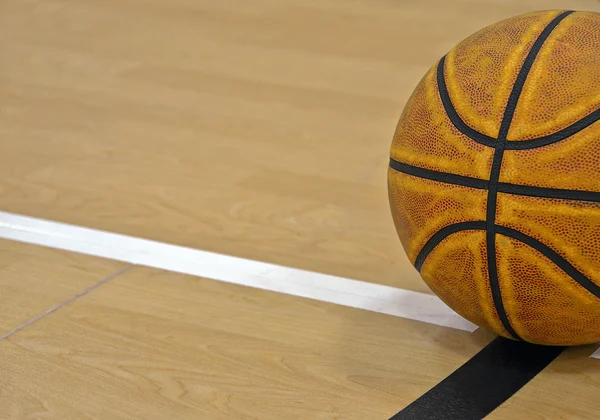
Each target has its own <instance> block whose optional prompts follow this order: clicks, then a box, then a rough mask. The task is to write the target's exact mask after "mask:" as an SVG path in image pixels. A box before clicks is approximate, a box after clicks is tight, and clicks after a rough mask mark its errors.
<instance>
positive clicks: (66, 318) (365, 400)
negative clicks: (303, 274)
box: [0, 0, 600, 420]
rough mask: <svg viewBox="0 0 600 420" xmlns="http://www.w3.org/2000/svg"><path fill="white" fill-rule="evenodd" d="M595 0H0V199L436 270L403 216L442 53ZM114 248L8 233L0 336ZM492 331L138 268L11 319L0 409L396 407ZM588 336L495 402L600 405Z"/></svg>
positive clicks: (542, 414) (199, 240) (240, 244)
mask: <svg viewBox="0 0 600 420" xmlns="http://www.w3.org/2000/svg"><path fill="white" fill-rule="evenodd" d="M567 7H568V8H574V9H587V10H596V11H600V3H598V2H597V1H593V0H569V1H558V0H549V1H541V0H531V1H527V2H523V1H518V0H506V1H495V0H486V1H480V0H453V1H443V0H425V1H417V0H403V1H392V0H320V1H317V0H307V1H302V2H299V1H293V0H227V1H209V0H170V1H167V0H103V1H95V2H93V1H76V0H46V1H37V0H4V1H1V2H0V62H1V64H0V210H1V211H8V212H13V213H19V214H24V215H29V216H34V217H39V218H44V219H50V220H56V221H60V222H66V223H72V224H77V225H81V226H87V227H93V228H98V229H103V230H108V231H112V232H117V233H123V234H127V235H132V236H138V237H143V238H149V239H154V240H159V241H163V242H168V243H174V244H177V245H184V246H190V247H194V248H198V249H203V250H207V251H216V252H220V253H225V254H230V255H235V256H240V257H245V258H250V259H255V260H260V261H266V262H271V263H277V264H283V265H288V266H292V267H298V268H302V269H307V270H311V271H318V272H323V273H329V274H334V275H338V276H343V277H349V278H355V279H359V280H364V281H369V282H375V283H381V284H386V285H391V286H395V287H401V288H407V289H411V290H417V291H424V292H428V290H427V288H426V287H425V285H424V283H423V282H422V281H421V280H420V278H419V276H418V274H417V273H416V271H415V270H414V269H413V268H412V267H411V266H410V264H409V263H408V261H407V259H406V258H405V256H404V253H403V251H402V249H401V247H400V244H399V241H398V239H397V237H396V233H395V232H394V228H393V224H392V221H391V218H390V217H389V211H388V204H387V195H386V185H385V171H386V166H387V159H388V148H389V144H390V141H391V136H392V133H393V130H394V128H395V124H396V121H397V119H398V117H399V115H400V112H401V110H402V107H403V105H404V103H405V101H406V100H407V98H408V96H409V94H410V93H411V91H412V89H413V88H414V86H415V85H416V83H417V82H418V80H419V79H420V78H421V77H422V75H423V74H424V73H425V71H426V70H427V69H428V68H429V66H431V65H432V64H433V63H434V62H435V60H437V59H438V58H439V57H440V56H441V55H443V54H444V53H445V52H446V51H447V50H448V49H449V48H451V47H452V46H453V45H454V44H455V43H456V42H458V41H460V40H461V39H463V38H464V37H466V36H468V35H469V34H471V33H473V32H475V31H476V30H478V29H480V28H482V27H483V26H486V25H488V24H491V23H493V22H495V21H498V20H500V19H503V18H506V17H509V16H512V15H516V14H519V13H523V12H527V11H532V10H540V9H550V8H567ZM123 267H124V265H123V264H120V263H116V262H111V261H105V260H98V259H94V258H90V257H83V256H79V255H74V254H69V253H64V252H58V251H51V250H48V249H43V248H38V247H35V246H32V245H22V244H17V243H14V242H8V241H0V299H1V302H0V335H1V334H3V333H4V332H5V331H9V330H11V329H12V328H15V327H16V326H18V325H21V324H22V323H23V322H26V321H27V320H29V319H31V318H33V317H35V316H37V315H39V314H42V313H44V311H46V310H47V309H49V308H51V307H53V306H54V305H56V304H58V303H59V302H61V301H63V300H64V299H66V298H68V297H70V296H73V295H75V294H76V293H78V292H80V291H82V290H84V289H86V288H87V287H89V286H90V285H92V284H94V283H95V282H97V281H99V280H100V279H102V278H105V277H106V276H109V275H110V274H113V273H115V272H117V271H119V270H120V269H122V268H123ZM490 339H491V337H490V336H489V335H488V334H486V333H483V332H477V333H475V334H469V333H466V332H461V331H455V330H449V329H445V328H441V327H433V326H431V325H426V324H422V323H418V322H413V321H408V320H404V319H399V318H394V317H389V316H385V315H381V314H374V313H369V312H364V311H359V310H355V309H349V308H342V307H337V306H335V305H331V304H326V303H318V302H313V301H310V300H306V299H301V298H296V297H291V296H284V295H281V294H276V293H271V292H265V291H259V290H253V289H247V288H242V287H239V286H233V285H229V284H224V283H219V282H215V281H212V280H207V279H202V278H193V277H189V276H184V275H176V274H172V273H166V272H161V271H157V270H151V269H143V268H139V267H135V268H133V269H131V270H130V271H128V272H127V273H125V274H122V275H120V276H117V277H116V278H113V279H112V280H111V281H109V282H108V283H106V284H104V285H103V286H101V287H99V288H98V289H95V290H93V291H92V292H90V293H89V294H87V295H85V296H83V297H81V298H79V299H77V300H75V301H74V302H71V303H69V304H68V305H66V306H64V307H62V308H61V309H59V310H57V311H56V312H54V313H52V314H50V315H47V316H45V317H43V318H42V319H41V320H39V321H37V322H35V323H33V324H32V325H29V326H28V327H26V328H24V329H23V330H21V331H19V332H17V333H15V334H13V335H11V336H10V337H9V338H7V339H5V340H2V341H0V371H2V372H3V374H2V375H0V418H2V419H4V418H6V419H7V420H21V419H60V420H65V419H66V420H87V419H94V420H113V419H117V420H120V419H149V420H154V419H156V420H158V419H202V420H204V419H206V420H221V419H227V420H237V419H242V420H246V419H247V420H249V419H253V420H254V419H256V420H259V419H260V420H265V419H266V420H268V419H277V420H287V419H316V420H321V419H323V420H330V419H361V420H363V419H364V420H369V419H374V420H375V419H384V418H388V417H389V416H390V415H392V414H393V413H395V412H396V411H398V410H399V409H401V408H402V407H403V406H404V405H406V404H408V403H409V402H410V401H412V400H413V399H415V398H417V397H418V396H419V395H420V394H421V393H423V392H425V391H426V390H427V389H429V388H430V387H431V386H433V385H434V384H435V383H437V382H438V381H439V380H441V379H443V378H444V377H445V376H446V375H447V374H449V373H450V372H451V371H452V370H454V369H455V368H456V367H458V366H459V365H460V364H461V363H463V362H464V361H466V360H467V359H468V358H469V357H471V356H472V355H473V354H475V353H476V352H477V351H478V350H479V349H480V348H481V347H482V346H483V345H485V344H486V343H487V342H488V341H489V340H490ZM592 351H593V347H585V348H581V349H572V350H569V351H567V352H566V353H565V354H563V355H562V356H561V357H560V358H559V359H558V360H557V361H556V362H554V363H553V364H552V365H551V366H550V367H549V368H548V369H547V370H545V371H544V372H543V373H542V374H541V375H539V376H538V377H537V378H535V379H534V381H532V382H531V384H530V385H528V386H527V387H526V388H525V389H524V390H522V392H520V393H519V394H517V395H516V396H515V397H514V398H513V399H511V400H510V401H509V402H508V403H507V404H505V405H504V406H502V407H501V408H500V409H499V410H498V411H497V412H495V413H494V414H493V415H492V416H490V418H491V419H492V420H494V419H523V418H525V419H532V420H537V419H566V420H571V419H595V418H597V414H596V413H597V412H598V411H599V410H600V402H599V401H598V398H597V396H598V395H599V392H600V372H599V371H598V370H599V369H600V365H599V364H598V362H599V361H598V360H594V359H589V358H588V356H589V354H590V353H591V352H592Z"/></svg>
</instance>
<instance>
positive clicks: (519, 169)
mask: <svg viewBox="0 0 600 420" xmlns="http://www.w3.org/2000/svg"><path fill="white" fill-rule="evenodd" d="M599 51H600V50H599ZM599 74H600V72H599ZM500 181H501V182H508V183H512V184H521V185H530V186H536V187H546V188H560V189H567V190H580V191H596V192H600V122H596V123H594V124H592V125H590V126H588V127H587V128H584V129H583V130H581V131H580V132H578V133H577V134H574V135H573V136H571V137H569V138H567V139H565V140H562V141H559V142H557V143H553V144H550V145H547V146H543V147H538V148H535V149H527V150H506V151H505V152H504V160H503V163H502V170H501V172H500Z"/></svg>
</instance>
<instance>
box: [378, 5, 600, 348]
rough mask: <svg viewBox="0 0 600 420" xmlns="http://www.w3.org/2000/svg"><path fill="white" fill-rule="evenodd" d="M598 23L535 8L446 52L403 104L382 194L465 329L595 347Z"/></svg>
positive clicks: (599, 258) (599, 233)
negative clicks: (470, 326) (469, 324)
mask: <svg viewBox="0 0 600 420" xmlns="http://www.w3.org/2000/svg"><path fill="white" fill-rule="evenodd" d="M599 119H600V14H597V13H589V12H572V11H561V10H557V11H543V12H536V13H529V14H525V15H521V16H517V17H514V18H511V19H507V20H504V21H501V22H499V23H496V24H494V25H492V26H489V27H487V28H485V29H483V30H481V31H479V32H477V33H475V34H474V35H472V36H470V37H469V38H467V39H465V40H464V41H462V42H460V43H459V44H458V45H456V46H455V47H454V48H453V49H452V50H451V51H450V52H449V53H448V54H447V55H446V56H444V57H443V58H442V59H440V60H439V61H438V62H437V63H436V64H435V65H434V66H433V67H432V68H431V69H430V71H429V72H428V73H427V74H426V75H425V77H424V78H423V79H422V80H421V82H420V83H419V84H418V86H417V87H416V89H415V91H414V92H413V94H412V96H411V97H410V99H409V100H408V102H407V104H406V107H405V109H404V111H403V113H402V116H401V117H400V121H399V123H398V126H397V129H396V133H395V135H394V139H393V143H392V147H391V160H390V169H389V172H388V188H389V198H390V205H391V209H392V215H393V219H394V223H395V225H396V229H397V231H398V235H399V237H400V240H401V242H402V245H403V247H404V249H405V251H406V253H407V255H408V257H409V259H410V260H411V262H412V263H413V264H414V265H415V267H416V268H417V269H418V270H419V272H420V274H421V276H422V278H423V279H424V281H425V282H426V283H427V285H428V286H429V287H430V288H431V289H432V290H433V291H434V292H435V293H436V294H437V295H438V296H439V297H440V298H441V299H442V300H443V301H444V302H446V304H448V305H449V306H450V307H452V308H453V309H454V310H455V311H456V312H458V313H459V314H460V315H462V316H464V317H465V318H467V319H468V320H470V321H471V322H473V323H475V324H477V325H479V326H481V327H484V328H487V329H490V330H492V331H494V332H496V333H497V334H499V335H501V336H504V337H508V338H513V339H516V340H524V341H528V342H532V343H538V344H547V345H578V344H586V343H595V342H600V122H598V120H599Z"/></svg>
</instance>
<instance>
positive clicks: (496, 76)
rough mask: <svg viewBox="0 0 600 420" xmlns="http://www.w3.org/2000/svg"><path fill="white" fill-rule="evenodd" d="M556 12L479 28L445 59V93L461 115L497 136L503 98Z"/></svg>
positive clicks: (518, 17) (476, 126)
mask: <svg viewBox="0 0 600 420" xmlns="http://www.w3.org/2000/svg"><path fill="white" fill-rule="evenodd" d="M560 13H561V11H543V12H535V13H528V14H524V15H520V16H516V17H513V18H510V19H506V20H503V21H501V22H498V23H496V24H493V25H491V26H488V27H487V28H484V29H482V30H480V31H478V32H476V33H475V34H473V35H471V36H470V37H468V38H466V39H465V40H463V41H462V42H460V43H458V44H457V45H456V47H454V48H453V49H452V50H451V51H450V52H449V53H448V56H447V58H446V68H445V72H446V85H447V87H448V93H449V95H450V98H451V100H452V103H453V104H454V107H455V108H456V111H457V113H458V115H459V116H460V117H461V118H462V120H463V121H464V122H465V123H466V124H467V125H469V126H471V127H472V128H474V129H475V130H477V131H479V132H481V133H483V134H486V135H488V136H491V137H497V136H498V132H499V130H500V123H501V121H502V118H503V116H504V109H505V108H506V104H507V102H508V97H509V96H510V92H511V90H512V88H513V86H514V84H515V81H516V78H517V75H518V73H519V70H520V69H521V67H522V65H523V62H524V61H525V58H526V57H527V54H528V53H529V50H530V49H531V47H532V46H533V43H534V42H535V40H536V39H537V38H538V37H539V35H540V34H541V33H542V31H543V30H544V28H545V27H546V26H547V25H548V23H550V21H552V19H554V18H555V17H556V16H558V15H559V14H560Z"/></svg>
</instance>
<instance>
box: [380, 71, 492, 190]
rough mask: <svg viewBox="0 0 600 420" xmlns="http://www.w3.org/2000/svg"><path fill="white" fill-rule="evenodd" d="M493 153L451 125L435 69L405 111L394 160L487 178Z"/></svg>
mask: <svg viewBox="0 0 600 420" xmlns="http://www.w3.org/2000/svg"><path fill="white" fill-rule="evenodd" d="M493 154H494V150H493V149H490V148H489V147H486V146H484V145H481V144H479V143H477V142H475V141H473V140H471V139H470V138H469V137H467V136H466V135H464V134H463V133H461V132H460V131H458V129H457V128H456V127H455V126H454V125H453V124H452V122H451V121H450V119H449V117H448V115H447V114H446V112H445V110H444V105H443V104H442V100H441V98H440V94H439V91H438V87H437V80H436V76H435V66H434V67H433V68H432V69H431V70H430V71H429V72H428V73H427V74H426V75H425V77H424V78H423V79H422V80H421V82H420V83H419V84H418V85H417V87H416V88H415V91H414V92H413V94H412V95H411V97H410V98H409V100H408V102H407V104H406V106H405V108H404V111H403V112H402V115H401V117H400V120H399V122H398V125H397V128H396V132H395V134H394V138H393V141H392V146H391V157H392V158H393V159H395V160H397V161H399V162H402V163H406V164H409V165H413V166H417V167H420V168H425V169H430V170H434V171H441V172H448V173H453V174H458V175H463V176H469V177H473V178H479V179H485V178H487V177H488V176H489V173H490V169H491V166H492V158H493Z"/></svg>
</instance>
